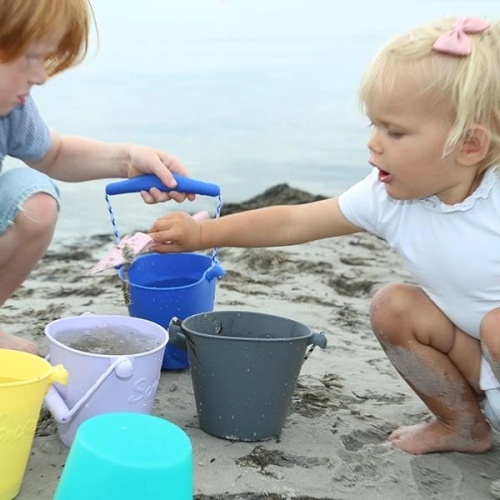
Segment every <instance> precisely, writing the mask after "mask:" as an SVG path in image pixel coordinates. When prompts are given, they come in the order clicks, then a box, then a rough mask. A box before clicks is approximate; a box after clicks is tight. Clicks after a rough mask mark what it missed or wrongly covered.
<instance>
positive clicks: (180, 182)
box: [106, 174, 220, 196]
mask: <svg viewBox="0 0 500 500" xmlns="http://www.w3.org/2000/svg"><path fill="white" fill-rule="evenodd" d="M172 175H173V176H174V178H175V180H176V181H177V186H176V187H175V188H169V187H167V186H165V184H163V182H161V180H160V179H159V178H158V177H157V176H156V175H154V174H146V175H139V176H137V177H132V178H130V179H126V180H124V181H118V182H112V183H111V184H108V185H107V186H106V194H108V195H113V194H125V193H137V192H139V191H149V190H150V189H151V188H153V187H154V188H157V189H159V190H160V191H177V192H179V193H193V194H200V195H203V196H219V194H220V187H219V186H218V185H217V184H212V183H210V182H204V181H199V180H197V179H193V178H191V177H185V176H183V175H180V174H172Z"/></svg>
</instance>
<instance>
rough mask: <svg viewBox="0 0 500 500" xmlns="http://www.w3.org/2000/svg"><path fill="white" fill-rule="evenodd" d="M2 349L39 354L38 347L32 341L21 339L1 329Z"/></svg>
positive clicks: (0, 341)
mask: <svg viewBox="0 0 500 500" xmlns="http://www.w3.org/2000/svg"><path fill="white" fill-rule="evenodd" d="M0 349H13V350H14V351H25V352H29V353H30V354H38V347H37V345H36V344H35V343H34V342H31V341H30V340H26V339H21V338H19V337H16V336H15V335H11V334H10V333H6V332H4V331H3V330H1V329H0Z"/></svg>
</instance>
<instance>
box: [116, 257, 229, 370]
mask: <svg viewBox="0 0 500 500" xmlns="http://www.w3.org/2000/svg"><path fill="white" fill-rule="evenodd" d="M124 274H125V273H124V269H123V268H121V269H120V270H119V276H120V278H121V279H122V280H124V281H125V280H126V281H127V282H128V287H129V303H128V311H129V314H130V316H134V317H136V318H143V319H147V320H150V321H153V322H155V323H157V324H159V325H161V326H163V327H164V328H166V329H168V326H169V324H170V320H171V319H172V318H173V317H176V318H179V319H181V320H182V319H185V318H187V317H189V316H192V315H193V314H198V313H202V312H209V311H212V310H213V308H214V303H215V290H216V284H217V279H218V278H220V277H221V276H223V275H224V270H223V269H222V267H221V266H220V265H219V264H218V262H217V260H216V259H215V258H214V257H213V256H210V255H203V254H199V253H177V254H153V253H151V254H146V255H143V256H141V257H138V258H137V259H136V260H135V261H134V262H133V263H132V264H131V266H130V267H129V268H128V270H127V271H126V276H124ZM188 366H189V361H188V355H187V353H186V351H185V350H182V349H179V348H177V347H175V346H173V345H171V344H169V343H167V346H166V348H165V354H164V357H163V363H162V369H164V370H182V369H184V368H187V367H188Z"/></svg>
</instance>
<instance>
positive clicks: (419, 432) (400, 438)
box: [389, 420, 493, 455]
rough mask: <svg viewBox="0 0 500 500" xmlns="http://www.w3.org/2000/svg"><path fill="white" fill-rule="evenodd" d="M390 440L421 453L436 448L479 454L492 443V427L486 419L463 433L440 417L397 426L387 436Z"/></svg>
mask: <svg viewBox="0 0 500 500" xmlns="http://www.w3.org/2000/svg"><path fill="white" fill-rule="evenodd" d="M389 442H390V443H391V444H392V446H394V447H395V448H400V449H401V450H403V451H406V452H408V453H412V454H413V455H422V454H424V453H435V452H439V451H462V452H467V453H482V452H484V451H487V450H489V449H490V448H491V447H492V445H493V438H492V435H491V429H490V427H489V425H488V424H487V422H486V421H484V423H478V424H477V425H476V429H475V430H474V431H473V432H470V433H469V435H465V433H464V431H463V430H462V431H460V432H457V430H456V429H452V428H450V427H448V426H446V425H445V424H443V423H442V422H440V421H439V420H433V421H432V422H429V423H426V422H424V423H421V424H417V425H410V426H407V427H400V428H399V429H396V430H395V431H394V432H393V433H392V434H391V435H390V436H389Z"/></svg>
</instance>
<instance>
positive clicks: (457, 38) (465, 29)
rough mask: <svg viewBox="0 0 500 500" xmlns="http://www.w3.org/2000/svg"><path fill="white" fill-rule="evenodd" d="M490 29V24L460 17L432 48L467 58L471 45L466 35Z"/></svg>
mask: <svg viewBox="0 0 500 500" xmlns="http://www.w3.org/2000/svg"><path fill="white" fill-rule="evenodd" d="M489 27H490V23H489V22H488V21H485V20H483V19H479V18H477V17H460V18H458V19H457V20H456V22H455V24H454V25H453V29H451V30H450V31H447V32H446V33H443V34H442V35H441V36H440V37H439V38H438V39H437V40H436V41H435V43H434V45H433V46H432V48H433V50H435V51H436V52H442V53H444V54H450V55H452V56H468V55H469V54H470V53H471V51H472V45H471V41H470V38H469V37H468V36H467V34H468V33H480V32H481V31H484V30H485V29H488V28H489Z"/></svg>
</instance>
